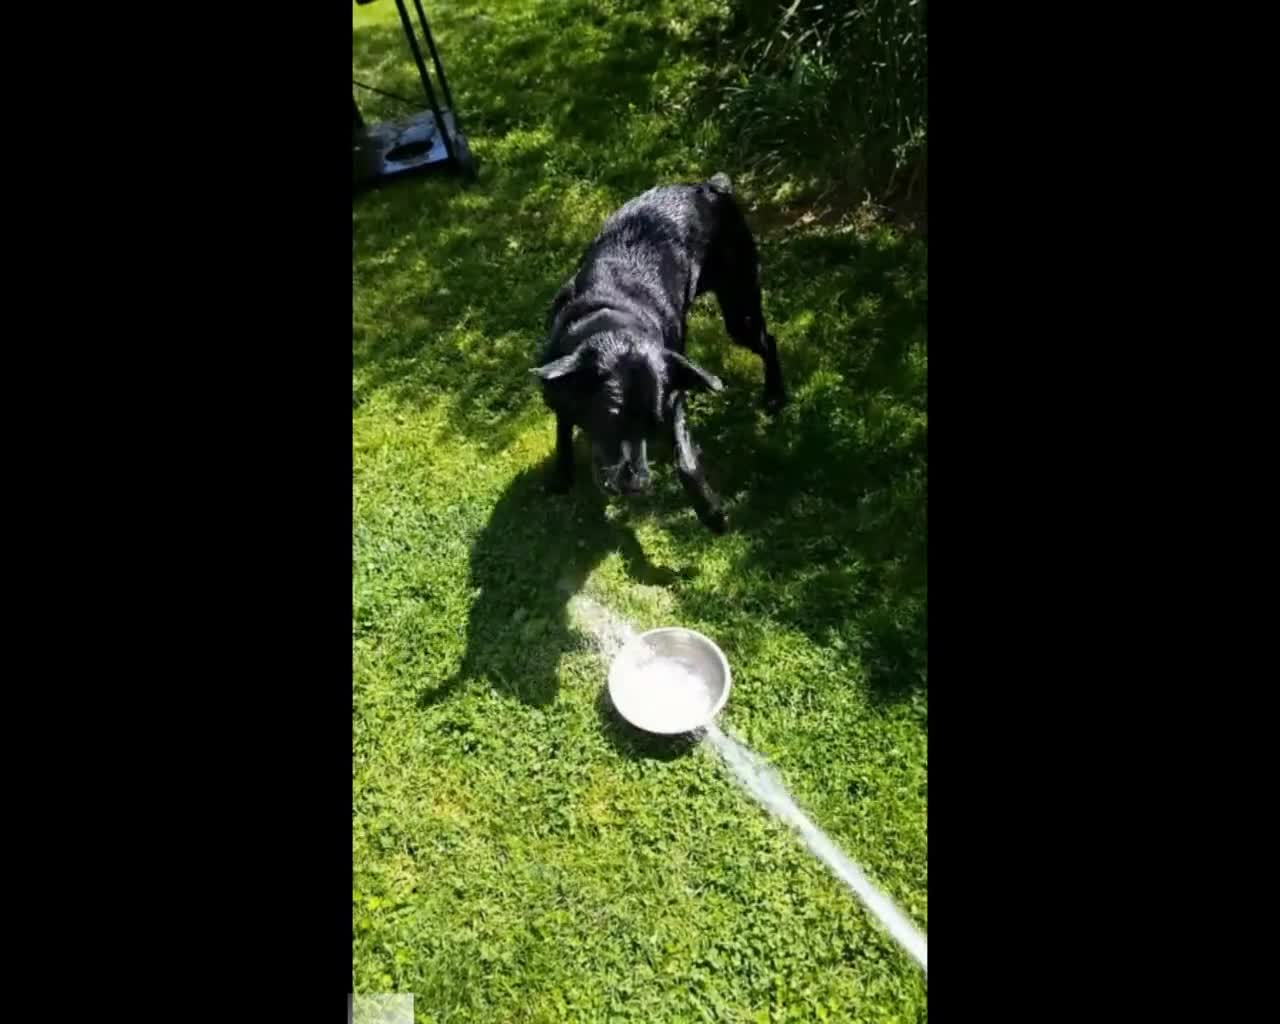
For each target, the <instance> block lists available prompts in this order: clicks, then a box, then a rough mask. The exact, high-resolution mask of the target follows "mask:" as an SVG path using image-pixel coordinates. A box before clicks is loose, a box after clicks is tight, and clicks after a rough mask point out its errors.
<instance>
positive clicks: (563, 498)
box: [419, 461, 680, 707]
mask: <svg viewBox="0 0 1280 1024" xmlns="http://www.w3.org/2000/svg"><path fill="white" fill-rule="evenodd" d="M551 468H552V464H551V462H550V461H548V462H547V463H546V464H545V465H543V466H539V467H537V468H534V469H529V470H526V471H524V472H522V473H521V474H520V475H519V476H517V477H516V478H515V479H514V480H512V482H511V483H510V484H509V485H508V486H507V488H506V490H505V491H504V492H503V494H502V497H501V498H500V499H499V500H498V503H497V505H496V506H495V507H494V510H493V513H492V515H490V517H489V521H488V522H487V523H486V524H485V527H484V529H483V530H482V531H481V533H480V535H479V537H478V538H477V539H476V541H475V544H474V546H473V547H472V550H471V562H470V571H469V574H468V587H469V590H470V591H471V593H472V605H471V610H470V614H469V616H468V620H467V646H466V651H465V653H464V654H463V658H462V664H461V665H460V666H459V668H458V670H457V671H456V672H455V673H454V674H453V675H452V676H451V677H450V678H449V679H448V680H446V681H445V682H444V683H441V684H438V685H436V686H432V687H428V688H426V689H424V690H423V692H422V693H421V694H420V695H419V702H420V704H421V705H422V706H424V707H426V706H430V705H432V704H436V703H438V702H439V701H441V700H444V699H445V698H447V697H448V696H449V695H450V694H452V693H453V692H454V691H455V690H456V689H457V688H458V687H459V686H461V685H462V684H464V683H467V682H469V681H476V682H481V683H483V684H485V685H488V686H490V687H492V688H493V689H495V690H498V691H499V692H502V693H506V694H509V695H511V696H513V697H516V698H517V699H519V700H521V701H523V702H525V703H527V704H532V705H535V706H544V705H547V704H550V703H551V702H552V701H553V700H555V697H556V693H557V691H558V680H557V669H558V667H559V664H560V658H561V656H562V655H563V654H564V653H566V652H567V651H570V650H573V649H575V648H577V647H580V646H581V645H582V644H583V643H584V642H585V641H584V639H583V638H582V637H581V635H580V634H579V633H577V632H576V631H575V630H573V629H572V628H571V624H570V621H569V610H568V603H569V600H570V599H571V598H572V597H573V595H574V594H576V593H578V592H579V591H580V590H581V589H582V586H583V584H584V583H585V582H586V580H587V577H588V576H589V575H590V574H591V572H592V570H593V569H595V567H596V566H597V565H598V564H599V563H600V562H601V561H602V560H603V559H604V558H605V557H606V556H608V555H609V554H611V553H612V552H615V551H617V552H619V553H620V554H621V556H622V559H623V563H624V565H625V567H626V571H627V573H628V574H629V575H630V576H631V578H632V579H634V580H636V581H637V582H641V583H645V584H649V585H658V586H661V585H667V584H670V583H673V582H675V581H676V580H677V579H679V578H680V574H678V573H676V572H674V571H672V570H670V569H663V568H659V567H656V566H654V565H653V564H651V563H650V562H649V560H648V558H647V557H646V556H645V553H644V550H643V549H642V548H641V546H640V543H639V541H638V540H637V539H636V536H635V534H634V532H633V531H632V530H631V529H630V527H629V526H627V525H626V523H625V520H623V521H619V522H611V521H610V520H609V518H608V517H606V515H605V499H604V496H603V495H602V494H601V493H600V491H599V490H598V489H597V488H596V487H595V486H594V485H593V483H592V482H591V479H590V476H589V474H588V473H587V472H586V469H585V467H583V466H581V465H580V466H579V469H578V481H577V483H576V484H575V485H574V487H573V489H572V490H571V491H570V492H569V493H568V494H564V495H553V494H549V493H547V490H546V484H547V480H548V479H549V477H550V473H551Z"/></svg>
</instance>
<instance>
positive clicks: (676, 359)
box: [667, 349, 724, 391]
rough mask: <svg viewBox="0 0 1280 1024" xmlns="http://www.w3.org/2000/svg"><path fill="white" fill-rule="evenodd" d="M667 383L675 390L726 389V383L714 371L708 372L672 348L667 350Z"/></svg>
mask: <svg viewBox="0 0 1280 1024" xmlns="http://www.w3.org/2000/svg"><path fill="white" fill-rule="evenodd" d="M667 384H668V386H669V387H670V388H671V389H672V390H673V391H723V390H724V384H723V383H722V382H721V380H720V378H719V377H717V376H716V375H715V374H714V373H707V371H706V370H704V369H703V368H702V367H700V366H695V365H694V364H693V363H691V362H689V360H687V359H686V358H685V357H684V356H682V355H681V354H680V353H679V352H673V351H672V350H671V349H668V350H667Z"/></svg>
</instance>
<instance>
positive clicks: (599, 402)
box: [534, 174, 786, 531]
mask: <svg viewBox="0 0 1280 1024" xmlns="http://www.w3.org/2000/svg"><path fill="white" fill-rule="evenodd" d="M703 292H712V293H714V294H715V296H716V298H717V299H718V300H719V303H720V310H721V313H722V314H723V316H724V323H725V327H726V329H727V330H728V332H729V337H730V338H732V339H733V341H734V342H735V343H736V344H738V345H741V346H743V347H744V348H748V349H750V350H751V351H752V352H755V353H756V354H757V355H759V356H760V358H761V360H762V361H763V363H764V402H765V408H766V409H768V410H769V411H770V412H776V411H777V410H778V409H780V408H782V406H783V405H784V404H785V403H786V391H785V389H784V387H783V383H782V368H781V365H780V364H779V362H778V347H777V342H776V341H775V340H774V337H773V335H771V334H770V333H769V332H768V331H767V330H766V328H765V322H764V314H763V312H762V311H761V307H760V260H759V257H758V255H757V251H756V245H755V240H754V239H753V238H752V236H751V231H750V229H749V228H748V227H747V223H746V220H745V219H744V218H743V216H742V211H741V210H740V209H739V207H738V204H737V203H736V202H735V201H734V198H733V188H732V185H731V184H730V182H729V179H728V177H726V176H725V175H723V174H717V175H715V176H714V177H713V178H711V180H710V181H707V182H703V183H701V184H697V185H667V186H662V187H659V188H654V189H650V190H649V191H648V192H645V193H644V194H643V195H640V196H637V197H636V198H634V199H632V200H631V201H630V202H628V203H627V204H626V205H625V206H623V207H622V208H621V209H619V210H618V211H617V212H615V213H614V214H613V215H612V216H611V217H609V219H608V220H606V221H605V223H604V226H603V227H602V228H601V230H600V234H599V235H597V236H596V239H595V241H594V242H592V243H591V246H590V247H589V248H588V249H587V252H586V254H585V255H584V256H583V258H582V262H581V264H580V265H579V268H578V271H577V273H576V274H574V276H573V277H571V278H570V279H569V280H568V281H566V282H565V284H564V285H563V286H562V287H561V289H560V291H559V292H558V293H557V294H556V297H555V300H554V301H553V302H552V305H551V311H550V314H549V316H548V319H547V339H548V340H547V346H546V349H545V350H544V352H543V357H542V365H541V366H539V367H538V368H537V369H536V370H535V371H534V372H535V373H537V374H538V375H539V376H540V377H541V378H542V388H543V397H544V399H545V401H546V403H547V405H548V407H549V408H551V410H552V411H554V412H555V414H556V469H555V475H554V477H553V479H552V482H551V486H552V488H553V489H554V490H567V489H568V488H569V487H570V486H571V485H572V483H573V450H572V440H573V429H574V427H578V428H579V429H581V430H582V431H584V432H585V433H586V434H588V435H589V436H590V438H591V449H592V459H591V461H592V468H593V471H594V475H595V477H596V482H597V483H598V484H599V485H600V486H601V487H602V488H603V489H604V490H605V492H606V493H608V494H622V495H629V494H640V493H644V492H645V491H647V490H648V489H649V487H650V480H649V465H648V458H647V450H646V449H647V441H648V440H649V439H650V438H653V437H656V436H657V435H658V434H659V433H660V432H669V433H670V436H671V439H672V442H673V445H674V449H675V454H676V467H677V470H678V472H679V474H680V480H681V482H682V483H683V484H684V487H685V490H686V491H687V493H688V494H689V497H690V499H691V500H692V501H693V505H694V508H695V509H696V511H697V513H698V517H699V518H700V519H701V520H702V521H703V523H705V524H706V525H707V526H708V527H710V528H711V529H713V530H716V531H721V530H723V529H724V528H725V525H726V522H725V516H724V509H723V506H722V503H721V500H720V498H719V496H718V495H716V493H715V492H714V491H713V490H712V489H711V487H710V486H709V485H708V483H707V480H706V474H705V472H704V469H703V465H702V459H701V452H700V450H699V449H698V447H697V446H696V445H695V444H694V443H693V440H692V438H690V436H689V429H688V423H687V419H686V414H685V397H686V395H687V394H688V393H689V392H693V391H702V390H709V391H719V390H721V389H722V388H723V386H724V385H723V384H721V382H720V380H719V379H718V378H717V377H715V376H713V375H712V374H710V373H707V372H706V371H705V370H702V369H701V368H699V367H698V366H695V365H694V364H693V363H691V362H689V360H687V359H686V358H685V356H684V348H685V331H686V319H687V317H688V313H689V307H690V306H691V305H692V304H693V301H694V299H695V298H697V297H698V296H699V295H701V294H702V293H703Z"/></svg>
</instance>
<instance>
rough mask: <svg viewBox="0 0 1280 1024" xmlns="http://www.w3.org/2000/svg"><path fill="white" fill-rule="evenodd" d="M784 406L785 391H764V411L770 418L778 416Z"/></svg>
mask: <svg viewBox="0 0 1280 1024" xmlns="http://www.w3.org/2000/svg"><path fill="white" fill-rule="evenodd" d="M786 404H787V393H786V392H785V391H766V392H765V393H764V402H763V405H764V411H765V412H767V413H768V414H769V415H770V416H776V415H778V413H780V412H781V411H782V407H783V406H784V405H786Z"/></svg>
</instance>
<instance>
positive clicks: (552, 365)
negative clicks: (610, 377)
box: [529, 348, 586, 380]
mask: <svg viewBox="0 0 1280 1024" xmlns="http://www.w3.org/2000/svg"><path fill="white" fill-rule="evenodd" d="M585 368H586V360H585V359H584V357H583V350H582V349H581V348H575V349H574V350H573V351H572V352H570V353H569V354H568V355H567V356H561V357H560V358H559V359H553V360H552V361H551V362H549V363H546V364H545V365H543V366H535V367H534V368H533V369H532V370H530V371H529V372H530V373H532V374H534V375H535V376H538V377H541V378H542V379H543V380H559V379H560V378H561V377H568V376H569V375H570V374H572V373H577V372H578V371H579V370H582V369H585Z"/></svg>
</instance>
